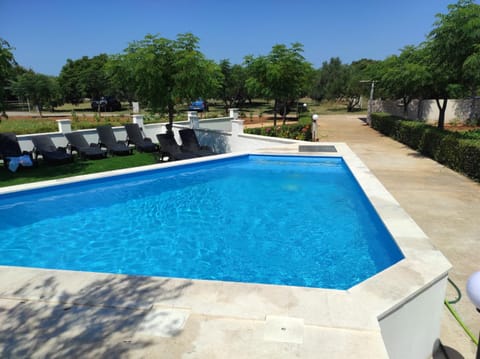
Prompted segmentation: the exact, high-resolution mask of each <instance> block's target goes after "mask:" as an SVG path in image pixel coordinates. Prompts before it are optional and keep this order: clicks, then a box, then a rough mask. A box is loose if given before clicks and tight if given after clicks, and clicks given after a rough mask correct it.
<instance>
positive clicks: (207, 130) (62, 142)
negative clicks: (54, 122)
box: [17, 117, 232, 153]
mask: <svg viewBox="0 0 480 359" xmlns="http://www.w3.org/2000/svg"><path fill="white" fill-rule="evenodd" d="M231 120H232V119H231V118H230V117H225V118H218V119H207V120H200V121H199V125H200V128H198V129H196V130H195V132H196V134H197V137H198V141H199V142H200V144H201V145H202V146H210V147H212V148H213V149H214V151H215V152H217V153H227V152H231V147H230V137H231V134H230V131H228V132H226V131H224V130H220V129H224V128H229V129H230V130H231ZM166 125H167V124H166V123H151V124H143V126H142V129H143V133H144V135H145V136H146V137H149V138H150V139H151V140H152V141H153V142H155V143H158V140H157V136H156V135H157V134H160V133H166V132H167V128H166ZM182 128H190V123H189V122H188V121H182V122H175V123H174V124H173V128H172V129H173V133H174V136H175V139H176V141H177V142H178V143H179V144H181V143H182V140H181V138H180V135H179V133H178V131H179V130H181V129H182ZM75 132H80V133H82V135H83V136H84V137H85V139H86V140H87V142H88V143H98V133H97V130H96V129H95V128H91V129H84V130H77V131H75ZM113 132H114V134H115V137H116V138H117V140H118V141H125V140H126V138H127V132H126V130H125V127H124V126H117V127H113ZM36 135H40V133H37V134H32V135H18V136H17V138H18V143H19V144H20V148H21V149H22V150H23V151H32V150H33V143H32V140H31V138H32V137H34V136H36ZM41 135H47V136H49V137H50V138H51V139H52V141H53V143H54V144H55V145H56V146H58V147H66V146H67V144H68V141H67V139H66V137H65V136H64V134H63V133H62V132H60V131H59V132H48V133H41Z"/></svg>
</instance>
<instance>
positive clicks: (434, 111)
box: [373, 97, 480, 124]
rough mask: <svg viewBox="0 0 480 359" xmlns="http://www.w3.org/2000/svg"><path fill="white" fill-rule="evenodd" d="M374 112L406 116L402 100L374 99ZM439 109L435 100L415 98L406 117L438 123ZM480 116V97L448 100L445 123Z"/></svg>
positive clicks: (468, 120)
mask: <svg viewBox="0 0 480 359" xmlns="http://www.w3.org/2000/svg"><path fill="white" fill-rule="evenodd" d="M373 112H387V113H389V114H391V115H394V116H399V117H405V116H404V111H403V103H402V101H401V100H397V101H393V100H374V101H373ZM438 115H439V110H438V106H437V103H436V101H435V100H413V101H411V102H410V103H409V105H408V110H407V115H406V118H409V119H412V120H417V119H420V120H424V121H426V122H427V123H431V124H436V123H437V121H438ZM479 118H480V98H478V97H477V98H473V99H463V100H454V99H450V100H448V102H447V109H446V111H445V123H468V122H471V121H475V122H478V119H479Z"/></svg>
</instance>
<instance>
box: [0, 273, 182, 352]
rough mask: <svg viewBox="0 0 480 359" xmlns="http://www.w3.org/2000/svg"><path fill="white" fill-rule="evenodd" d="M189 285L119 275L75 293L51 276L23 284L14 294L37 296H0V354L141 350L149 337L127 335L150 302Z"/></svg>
mask: <svg viewBox="0 0 480 359" xmlns="http://www.w3.org/2000/svg"><path fill="white" fill-rule="evenodd" d="M190 285H191V282H185V283H184V284H182V285H177V286H175V285H173V284H172V283H171V282H170V280H169V279H165V280H161V279H160V278H149V277H123V276H121V277H120V276H119V277H109V278H108V279H102V280H97V281H94V282H93V283H91V284H88V285H87V286H85V287H84V288H82V289H81V290H80V291H79V292H78V293H68V292H65V291H59V283H58V282H57V280H56V279H55V278H54V277H52V276H51V277H48V278H47V279H45V280H44V281H42V282H39V283H35V284H31V285H30V284H29V285H26V286H24V287H22V288H20V289H19V290H18V291H16V292H15V293H14V296H21V295H22V293H32V291H33V292H35V293H36V294H35V297H37V295H38V297H39V298H40V300H34V301H33V300H32V301H28V300H24V301H17V300H12V301H9V300H2V301H1V303H2V304H0V317H3V318H2V319H1V320H0V322H1V324H0V357H2V358H12V357H15V358H29V357H32V356H34V357H48V358H83V357H95V358H118V357H122V356H124V355H126V354H127V353H129V352H132V351H135V350H139V349H142V350H144V349H145V348H148V347H149V346H151V345H153V343H152V341H151V340H149V339H148V338H136V339H135V341H132V338H133V336H134V334H135V330H136V329H137V327H138V326H139V325H140V323H141V322H142V321H143V320H144V318H145V316H146V315H147V313H148V312H149V309H150V307H151V305H152V304H153V303H154V302H155V303H160V304H161V303H162V302H166V301H170V300H174V299H175V298H178V297H180V296H181V295H182V292H183V290H184V289H185V288H186V287H188V286H190ZM9 304H10V305H9ZM139 307H140V308H139ZM172 334H173V335H172V336H175V335H179V334H180V333H178V332H177V333H172Z"/></svg>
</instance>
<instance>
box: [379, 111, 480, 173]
mask: <svg viewBox="0 0 480 359" xmlns="http://www.w3.org/2000/svg"><path fill="white" fill-rule="evenodd" d="M372 128H374V129H376V130H377V131H379V132H381V133H383V134H385V135H387V136H390V137H392V138H393V139H395V140H397V141H400V142H402V143H404V144H406V145H408V146H409V147H411V148H413V149H415V150H418V151H420V153H422V154H423V155H425V156H428V157H430V158H432V159H434V160H435V161H437V162H439V163H442V164H444V165H445V166H447V167H449V168H451V169H453V170H455V171H458V172H461V173H464V174H465V175H467V176H469V177H471V178H473V179H475V180H477V181H480V130H474V131H467V132H463V133H458V132H451V131H446V130H440V129H438V128H436V127H433V126H430V125H426V124H425V123H423V122H418V121H411V120H404V119H401V118H398V117H394V116H391V115H388V114H372Z"/></svg>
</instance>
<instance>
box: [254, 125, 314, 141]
mask: <svg viewBox="0 0 480 359" xmlns="http://www.w3.org/2000/svg"><path fill="white" fill-rule="evenodd" d="M245 133H250V134H252V135H261V136H269V137H280V138H290V139H293V140H301V141H311V140H312V129H311V126H310V125H309V124H308V125H305V124H301V123H296V124H293V125H284V126H277V127H276V128H275V127H273V126H270V127H258V128H246V129H245Z"/></svg>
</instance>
